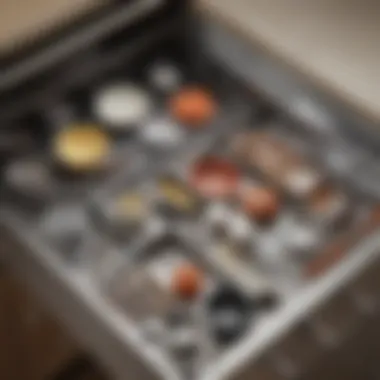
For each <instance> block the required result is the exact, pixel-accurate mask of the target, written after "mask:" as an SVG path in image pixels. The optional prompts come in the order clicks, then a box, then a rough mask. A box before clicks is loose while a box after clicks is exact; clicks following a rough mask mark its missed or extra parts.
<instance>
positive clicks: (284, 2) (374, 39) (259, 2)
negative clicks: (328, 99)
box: [199, 0, 380, 121]
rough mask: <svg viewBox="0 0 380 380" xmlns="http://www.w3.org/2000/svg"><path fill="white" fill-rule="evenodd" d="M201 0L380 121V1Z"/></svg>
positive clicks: (245, 33)
mask: <svg viewBox="0 0 380 380" xmlns="http://www.w3.org/2000/svg"><path fill="white" fill-rule="evenodd" d="M199 1H200V3H201V5H202V7H203V8H204V9H207V10H208V11H211V12H212V13H213V14H215V15H219V16H220V17H222V18H223V19H224V20H226V21H227V22H229V23H231V24H233V25H234V26H235V27H236V28H238V29H239V30H240V31H242V32H243V33H244V35H246V36H247V37H249V38H251V39H253V40H254V41H256V42H259V43H260V44H263V45H265V46H266V47H267V48H269V49H271V50H272V51H273V52H275V53H276V54H277V56H279V57H281V58H283V59H284V60H285V61H287V62H288V63H289V64H291V65H292V66H294V67H296V68H297V69H298V70H300V71H302V72H304V73H306V74H307V75H309V76H311V77H313V78H314V79H316V81H317V82H318V83H319V84H322V85H323V86H324V87H327V88H328V89H330V90H332V91H333V92H335V93H336V94H338V95H339V96H341V97H343V98H344V99H345V100H346V101H348V102H349V103H350V104H352V105H354V106H357V107H358V108H359V109H360V110H361V111H363V112H364V113H366V115H368V116H370V117H374V118H375V119H376V120H378V121H380V1H378V0H234V1H231V0H199Z"/></svg>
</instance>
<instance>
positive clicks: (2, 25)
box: [0, 0, 106, 50]
mask: <svg viewBox="0 0 380 380" xmlns="http://www.w3.org/2000/svg"><path fill="white" fill-rule="evenodd" d="M104 2H106V1H105V0H103V1H102V0H0V50H4V49H8V48H10V47H11V46H12V45H13V44H15V43H17V42H20V41H23V40H24V39H25V38H27V39H29V38H32V37H35V36H36V35H38V33H39V32H41V30H46V29H49V28H51V27H52V26H54V25H56V24H57V23H62V22H65V21H67V19H68V18H69V17H72V16H73V15H75V14H78V13H80V12H83V11H85V10H86V9H88V8H89V7H92V6H98V5H99V4H101V3H104Z"/></svg>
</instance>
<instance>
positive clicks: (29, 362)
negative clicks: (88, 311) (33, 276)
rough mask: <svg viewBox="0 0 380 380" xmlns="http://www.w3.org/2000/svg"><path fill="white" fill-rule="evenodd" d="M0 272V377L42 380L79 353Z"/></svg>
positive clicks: (31, 298) (19, 287) (32, 299)
mask: <svg viewBox="0 0 380 380" xmlns="http://www.w3.org/2000/svg"><path fill="white" fill-rule="evenodd" d="M0 273H1V274H0V310H1V313H0V342H1V345H0V350H1V352H0V378H1V379H5V380H8V379H9V380H26V379H27V380H43V379H46V378H48V377H49V376H51V375H53V374H54V373H56V372H57V371H60V370H61V369H62V368H63V367H64V366H65V365H66V364H67V363H68V362H69V361H70V360H71V359H73V358H75V357H76V356H77V355H78V354H79V353H80V350H79V349H78V346H77V345H76V343H75V342H74V340H73V339H71V338H70V337H69V336H68V335H67V333H66V331H65V330H64V328H62V326H60V325H59V324H58V323H57V322H56V321H55V320H54V319H53V318H52V317H51V316H50V315H49V314H48V313H47V312H46V310H44V308H43V307H42V306H41V305H40V304H39V302H38V301H37V300H36V298H35V297H34V296H33V295H32V294H30V293H29V292H28V291H27V289H25V288H24V287H23V285H22V284H21V283H18V282H16V281H15V279H14V278H12V276H11V275H10V274H9V273H7V271H6V270H4V269H3V270H1V271H0Z"/></svg>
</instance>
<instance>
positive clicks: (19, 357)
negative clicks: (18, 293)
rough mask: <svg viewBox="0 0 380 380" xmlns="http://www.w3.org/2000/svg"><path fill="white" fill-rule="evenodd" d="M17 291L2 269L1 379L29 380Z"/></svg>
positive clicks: (0, 314)
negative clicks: (19, 322) (17, 304)
mask: <svg viewBox="0 0 380 380" xmlns="http://www.w3.org/2000/svg"><path fill="white" fill-rule="evenodd" d="M14 293H15V289H14V288H13V287H12V286H10V277H9V275H8V273H6V271H5V270H4V268H3V267H0V378H1V379H4V380H8V379H9V380H25V379H27V378H28V376H27V374H28V370H27V367H26V365H27V363H26V357H25V354H24V350H23V347H22V345H21V344H20V343H21V341H22V339H21V333H20V329H19V324H18V321H17V314H18V311H17V307H16V304H15V302H14V299H15V294H14Z"/></svg>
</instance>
